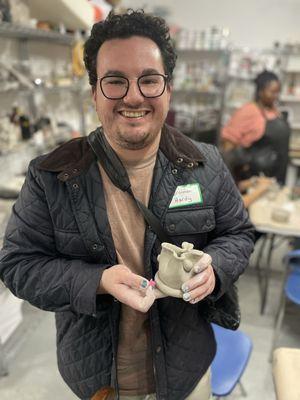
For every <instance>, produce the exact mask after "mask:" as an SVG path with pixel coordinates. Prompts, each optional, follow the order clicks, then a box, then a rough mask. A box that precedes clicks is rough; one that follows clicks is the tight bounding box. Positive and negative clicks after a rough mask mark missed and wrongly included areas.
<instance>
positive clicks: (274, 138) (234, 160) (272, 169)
mask: <svg viewBox="0 0 300 400" xmlns="http://www.w3.org/2000/svg"><path fill="white" fill-rule="evenodd" d="M254 82H255V85H256V90H255V100H254V101H253V102H251V103H247V104H245V105H244V106H242V107H241V108H240V109H238V110H237V111H236V112H235V113H234V114H233V116H232V117H231V119H230V121H229V122H228V123H227V125H226V126H224V128H223V130H222V132H221V138H222V142H223V153H224V158H225V161H227V163H228V165H229V168H230V169H231V171H232V173H233V175H234V178H235V179H236V181H237V182H240V181H241V180H243V179H248V178H250V177H251V176H254V175H259V174H261V173H263V174H264V175H266V176H269V177H274V178H276V179H277V181H278V182H279V183H280V184H284V182H285V175H286V169H287V164H288V151H289V137H290V127H289V125H288V123H287V121H286V119H285V118H283V116H282V114H281V113H280V111H279V110H278V108H277V101H278V97H279V93H280V82H279V79H278V77H277V75H276V74H274V73H273V72H270V71H263V72H262V73H260V74H259V75H258V76H257V77H256V79H255V81H254Z"/></svg>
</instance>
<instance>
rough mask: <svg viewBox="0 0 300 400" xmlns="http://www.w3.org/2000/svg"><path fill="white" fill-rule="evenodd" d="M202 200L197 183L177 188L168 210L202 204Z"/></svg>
mask: <svg viewBox="0 0 300 400" xmlns="http://www.w3.org/2000/svg"><path fill="white" fill-rule="evenodd" d="M202 203H203V198H202V193H201V189H200V185H199V183H190V184H189V185H181V186H177V188H176V191H175V193H174V196H173V198H172V201H171V204H170V206H169V208H176V207H185V206H189V205H192V204H202Z"/></svg>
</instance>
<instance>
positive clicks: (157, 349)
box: [156, 346, 161, 354]
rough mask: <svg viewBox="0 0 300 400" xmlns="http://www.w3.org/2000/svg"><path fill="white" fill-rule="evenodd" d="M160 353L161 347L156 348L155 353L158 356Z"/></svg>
mask: <svg viewBox="0 0 300 400" xmlns="http://www.w3.org/2000/svg"><path fill="white" fill-rule="evenodd" d="M160 352H161V346H157V347H156V353H157V354H159V353H160Z"/></svg>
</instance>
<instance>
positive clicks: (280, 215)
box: [271, 208, 290, 223]
mask: <svg viewBox="0 0 300 400" xmlns="http://www.w3.org/2000/svg"><path fill="white" fill-rule="evenodd" d="M271 218H272V219H273V221H276V222H281V223H287V222H289V219H290V212H289V211H288V210H285V209H283V208H275V210H273V212H272V214H271Z"/></svg>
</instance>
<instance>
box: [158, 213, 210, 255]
mask: <svg viewBox="0 0 300 400" xmlns="http://www.w3.org/2000/svg"><path fill="white" fill-rule="evenodd" d="M215 226H216V221H215V214H214V207H212V206H208V207H197V208H196V207H195V208H178V209H172V210H168V212H167V214H166V219H165V224H164V227H165V230H166V232H167V233H168V234H169V235H170V237H172V239H173V242H174V243H175V244H177V245H178V246H181V243H182V242H183V241H187V242H190V243H193V244H194V246H195V248H198V249H202V248H203V247H204V246H205V245H206V244H207V235H208V233H209V232H211V231H212V230H213V229H215Z"/></svg>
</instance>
